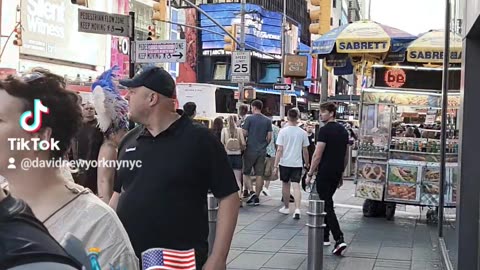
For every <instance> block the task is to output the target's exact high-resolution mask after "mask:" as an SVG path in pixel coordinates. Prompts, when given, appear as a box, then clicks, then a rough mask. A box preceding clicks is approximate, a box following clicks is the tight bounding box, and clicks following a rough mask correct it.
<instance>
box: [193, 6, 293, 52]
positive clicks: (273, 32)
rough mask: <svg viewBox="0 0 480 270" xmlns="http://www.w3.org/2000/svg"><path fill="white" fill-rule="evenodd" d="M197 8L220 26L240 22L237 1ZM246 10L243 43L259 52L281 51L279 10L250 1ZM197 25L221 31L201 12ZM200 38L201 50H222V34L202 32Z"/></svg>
mask: <svg viewBox="0 0 480 270" xmlns="http://www.w3.org/2000/svg"><path fill="white" fill-rule="evenodd" d="M200 8H201V9H202V10H204V11H205V12H207V13H208V14H209V15H210V16H211V17H213V18H214V19H215V20H216V21H218V22H219V23H220V24H221V25H222V26H223V27H226V26H231V25H233V24H240V17H241V16H240V4H237V3H228V4H205V5H200ZM246 12H247V14H246V15H245V24H246V36H245V42H246V44H247V45H250V46H252V47H253V48H255V49H257V50H260V51H262V52H266V53H270V54H280V52H281V30H282V27H281V26H282V13H279V12H273V11H268V10H266V9H263V8H262V7H260V6H257V5H253V4H247V5H246ZM200 27H202V28H205V29H208V30H212V31H215V32H219V33H224V32H223V31H222V29H221V28H220V27H218V26H216V25H215V24H214V23H213V22H212V21H211V20H209V19H208V18H207V17H206V16H205V15H203V14H201V15H200ZM297 29H298V28H297ZM201 37H202V49H203V50H218V49H221V50H223V47H224V45H225V42H224V35H223V34H222V35H219V34H215V33H209V32H207V31H203V32H202V36H201ZM297 37H298V34H297ZM247 49H248V48H247Z"/></svg>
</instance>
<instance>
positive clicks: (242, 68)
mask: <svg viewBox="0 0 480 270" xmlns="http://www.w3.org/2000/svg"><path fill="white" fill-rule="evenodd" d="M233 72H234V73H247V72H248V64H235V65H234V66H233Z"/></svg>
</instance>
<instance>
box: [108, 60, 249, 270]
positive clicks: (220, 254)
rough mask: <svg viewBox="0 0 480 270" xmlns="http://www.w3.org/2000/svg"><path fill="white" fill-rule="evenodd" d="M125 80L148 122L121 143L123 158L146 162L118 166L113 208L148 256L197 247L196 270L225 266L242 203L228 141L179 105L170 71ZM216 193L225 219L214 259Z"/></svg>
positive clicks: (133, 112) (139, 117) (152, 70)
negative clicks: (211, 202)
mask: <svg viewBox="0 0 480 270" xmlns="http://www.w3.org/2000/svg"><path fill="white" fill-rule="evenodd" d="M120 83H121V84H122V85H123V86H126V87H128V94H127V96H126V99H127V100H128V101H129V108H130V118H131V120H132V121H135V122H137V123H140V124H142V125H141V126H138V127H136V128H135V129H133V130H132V131H130V132H129V134H127V135H126V136H125V138H124V140H123V141H122V143H120V145H119V151H118V153H119V160H120V162H122V160H127V161H128V160H141V161H142V167H141V168H135V169H133V170H130V168H125V169H124V168H121V169H119V170H118V171H117V175H116V179H115V184H114V191H115V192H116V194H115V195H114V197H113V198H112V201H111V203H110V205H112V207H114V208H116V211H117V214H118V216H119V218H120V220H121V221H122V222H123V224H124V226H125V229H126V230H127V232H128V234H129V236H130V239H131V241H132V245H133V247H134V249H135V253H136V254H137V255H138V256H139V257H141V254H142V252H144V251H146V250H148V249H151V248H167V249H174V250H191V249H194V250H195V258H196V269H199V270H200V269H205V270H214V269H215V270H216V269H226V259H227V256H228V251H229V249H230V244H231V241H232V237H233V232H234V230H235V225H236V222H237V217H238V210H239V206H240V205H239V201H238V195H237V191H238V186H237V182H236V180H235V175H234V174H233V170H232V168H231V167H230V165H229V162H228V158H227V154H226V152H225V149H224V147H223V145H222V144H221V142H220V141H219V140H218V139H217V138H216V137H215V136H214V135H213V134H212V133H211V132H210V131H209V130H208V129H206V128H205V127H203V126H201V125H195V124H193V122H192V120H191V119H190V118H189V117H188V116H187V115H185V114H183V115H182V113H181V111H176V110H175V102H174V101H175V92H176V91H175V81H174V80H173V78H172V77H171V76H170V74H169V73H168V72H167V71H165V70H164V69H162V68H159V67H148V68H146V69H144V70H143V71H142V72H140V73H139V74H137V75H136V76H135V77H134V78H133V79H130V80H123V81H121V82H120ZM209 190H211V191H212V193H213V195H214V196H215V197H217V198H218V199H219V200H220V203H219V205H220V206H219V211H218V220H219V221H220V220H221V222H219V223H218V224H217V230H216V231H217V234H216V238H215V243H214V245H213V249H212V254H211V255H210V257H209V258H208V260H207V256H208V215H207V211H205V209H207V194H208V191H209ZM120 193H121V194H122V195H121V196H119V194H120ZM117 202H118V203H117Z"/></svg>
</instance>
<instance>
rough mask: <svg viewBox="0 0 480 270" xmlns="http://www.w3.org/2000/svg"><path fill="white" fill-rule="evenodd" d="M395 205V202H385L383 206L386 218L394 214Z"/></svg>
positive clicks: (389, 218) (391, 217)
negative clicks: (384, 206)
mask: <svg viewBox="0 0 480 270" xmlns="http://www.w3.org/2000/svg"><path fill="white" fill-rule="evenodd" d="M396 207H397V205H396V204H395V203H387V204H386V208H385V216H386V218H387V220H392V219H393V217H394V216H395V209H396Z"/></svg>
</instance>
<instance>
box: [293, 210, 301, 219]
mask: <svg viewBox="0 0 480 270" xmlns="http://www.w3.org/2000/svg"><path fill="white" fill-rule="evenodd" d="M293 219H300V209H298V208H297V209H295V213H293Z"/></svg>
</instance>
